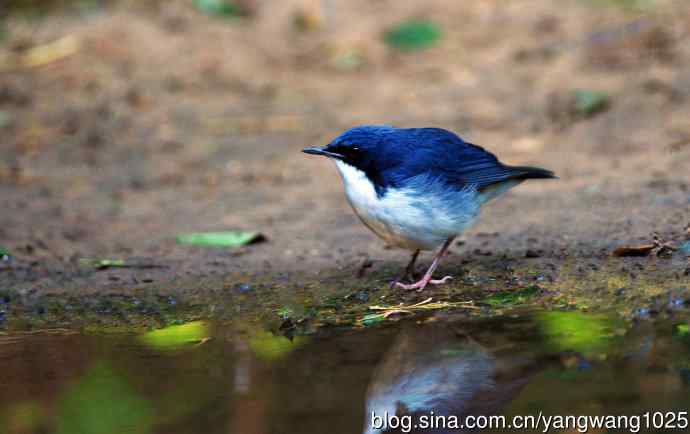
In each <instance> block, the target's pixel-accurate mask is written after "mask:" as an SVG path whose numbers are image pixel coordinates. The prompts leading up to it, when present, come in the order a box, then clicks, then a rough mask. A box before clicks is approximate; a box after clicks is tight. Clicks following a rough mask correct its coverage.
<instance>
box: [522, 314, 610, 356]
mask: <svg viewBox="0 0 690 434" xmlns="http://www.w3.org/2000/svg"><path fill="white" fill-rule="evenodd" d="M535 319H536V321H537V323H538V324H539V326H540V329H541V332H542V334H543V335H544V339H545V341H546V343H547V345H548V346H549V347H551V348H552V349H555V350H558V351H578V352H582V353H591V352H599V351H602V350H606V349H607V348H608V347H609V346H610V344H611V343H612V340H613V337H614V335H615V333H614V332H615V329H616V326H617V325H618V322H617V321H615V320H613V319H611V318H609V317H607V316H604V315H592V314H586V313H582V312H543V313H540V314H537V315H536V316H535Z"/></svg>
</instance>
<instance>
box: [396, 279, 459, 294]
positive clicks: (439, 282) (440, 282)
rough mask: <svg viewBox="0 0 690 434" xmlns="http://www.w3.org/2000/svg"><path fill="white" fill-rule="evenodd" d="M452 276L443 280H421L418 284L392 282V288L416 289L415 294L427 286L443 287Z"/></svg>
mask: <svg viewBox="0 0 690 434" xmlns="http://www.w3.org/2000/svg"><path fill="white" fill-rule="evenodd" d="M452 279H453V276H446V277H444V278H443V279H422V280H420V281H419V282H415V283H411V284H405V283H400V282H393V283H394V286H397V287H399V288H403V289H407V290H410V289H416V290H417V292H421V291H422V290H424V288H426V286H427V285H443V284H444V283H448V281H449V280H452Z"/></svg>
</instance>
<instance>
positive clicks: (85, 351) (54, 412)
mask: <svg viewBox="0 0 690 434" xmlns="http://www.w3.org/2000/svg"><path fill="white" fill-rule="evenodd" d="M687 318H690V316H685V317H684V318H682V319H681V318H677V319H675V320H668V321H664V322H658V323H656V324H651V323H641V324H638V325H635V326H632V327H629V326H627V325H626V324H624V323H622V322H619V321H617V320H614V319H611V318H608V317H606V316H601V315H586V314H582V313H578V312H541V313H534V314H529V315H523V316H520V317H517V318H508V317H506V318H499V319H492V320H483V321H477V322H467V321H466V320H464V321H446V320H437V321H429V322H423V323H421V324H419V323H417V322H413V321H410V322H401V323H397V324H393V325H390V326H387V327H378V328H373V329H368V330H360V331H348V332H343V333H340V334H335V335H333V336H328V337H297V338H294V339H292V340H290V339H287V338H285V337H281V336H274V335H272V334H271V333H269V332H255V333H251V334H250V335H242V336H237V335H236V334H234V333H233V332H232V331H231V330H230V328H229V327H220V326H212V325H209V324H206V323H202V322H197V323H191V324H187V325H183V326H177V328H174V327H173V328H170V329H168V330H164V331H159V332H153V333H149V334H146V335H141V336H123V335H119V336H98V335H80V334H32V335H5V336H0V366H1V367H2V369H0V432H2V433H53V432H55V433H70V434H78V433H169V434H170V433H172V434H175V433H241V434H255V433H256V434H260V433H324V432H329V433H357V432H365V431H369V432H376V431H374V430H372V429H371V427H370V421H371V417H372V412H374V414H375V415H377V416H384V415H385V414H386V413H385V412H386V411H388V414H389V415H394V414H395V413H396V412H397V413H398V415H403V414H408V415H413V417H411V418H410V420H411V421H412V423H414V422H415V421H419V420H420V419H419V417H420V416H424V415H429V414H430V412H431V411H433V412H434V415H437V416H438V415H446V416H449V415H454V416H456V417H462V416H464V415H487V416H488V415H492V414H501V415H506V416H508V417H509V418H510V417H512V416H515V415H537V414H538V413H539V412H542V413H543V414H544V415H608V414H616V415H619V414H625V415H636V414H643V413H644V412H647V411H662V412H666V411H671V410H679V411H686V410H687V408H688V406H689V405H690V333H688V329H689V327H688V321H687ZM400 420H403V419H399V421H400ZM439 423H440V422H439ZM644 431H645V430H644V429H642V430H641V432H644ZM391 432H408V430H407V427H406V426H401V427H399V428H398V429H397V431H391ZM412 432H461V431H458V430H447V431H444V430H442V429H433V430H424V429H418V430H417V431H414V430H412ZM483 432H508V431H500V430H498V429H487V430H484V431H483ZM523 432H524V431H523ZM528 432H530V431H529V430H528ZM531 432H536V431H534V430H532V431H531ZM570 432H576V431H570ZM597 432H614V431H606V430H599V431H597ZM619 432H625V431H623V430H621V431H619ZM669 432H671V431H669ZM676 432H684V431H683V430H679V431H676Z"/></svg>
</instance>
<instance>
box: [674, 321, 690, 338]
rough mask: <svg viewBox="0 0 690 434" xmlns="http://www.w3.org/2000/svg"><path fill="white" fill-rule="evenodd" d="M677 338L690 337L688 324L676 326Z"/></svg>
mask: <svg viewBox="0 0 690 434" xmlns="http://www.w3.org/2000/svg"><path fill="white" fill-rule="evenodd" d="M675 332H676V336H681V337H686V336H690V326H688V324H678V325H676V330H675Z"/></svg>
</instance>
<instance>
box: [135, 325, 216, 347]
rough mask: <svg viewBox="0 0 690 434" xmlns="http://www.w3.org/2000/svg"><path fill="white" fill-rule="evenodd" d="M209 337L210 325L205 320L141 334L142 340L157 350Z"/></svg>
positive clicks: (192, 342) (200, 340)
mask: <svg viewBox="0 0 690 434" xmlns="http://www.w3.org/2000/svg"><path fill="white" fill-rule="evenodd" d="M206 338H208V325H207V324H206V323H205V322H203V321H193V322H190V323H187V324H182V325H174V326H169V327H165V328H162V329H158V330H153V331H150V332H147V333H144V334H143V335H141V336H139V340H140V342H142V343H143V344H144V345H146V346H148V347H150V348H153V349H156V350H176V349H180V348H183V347H185V346H189V345H195V344H198V343H200V342H202V341H203V340H204V339H206Z"/></svg>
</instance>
